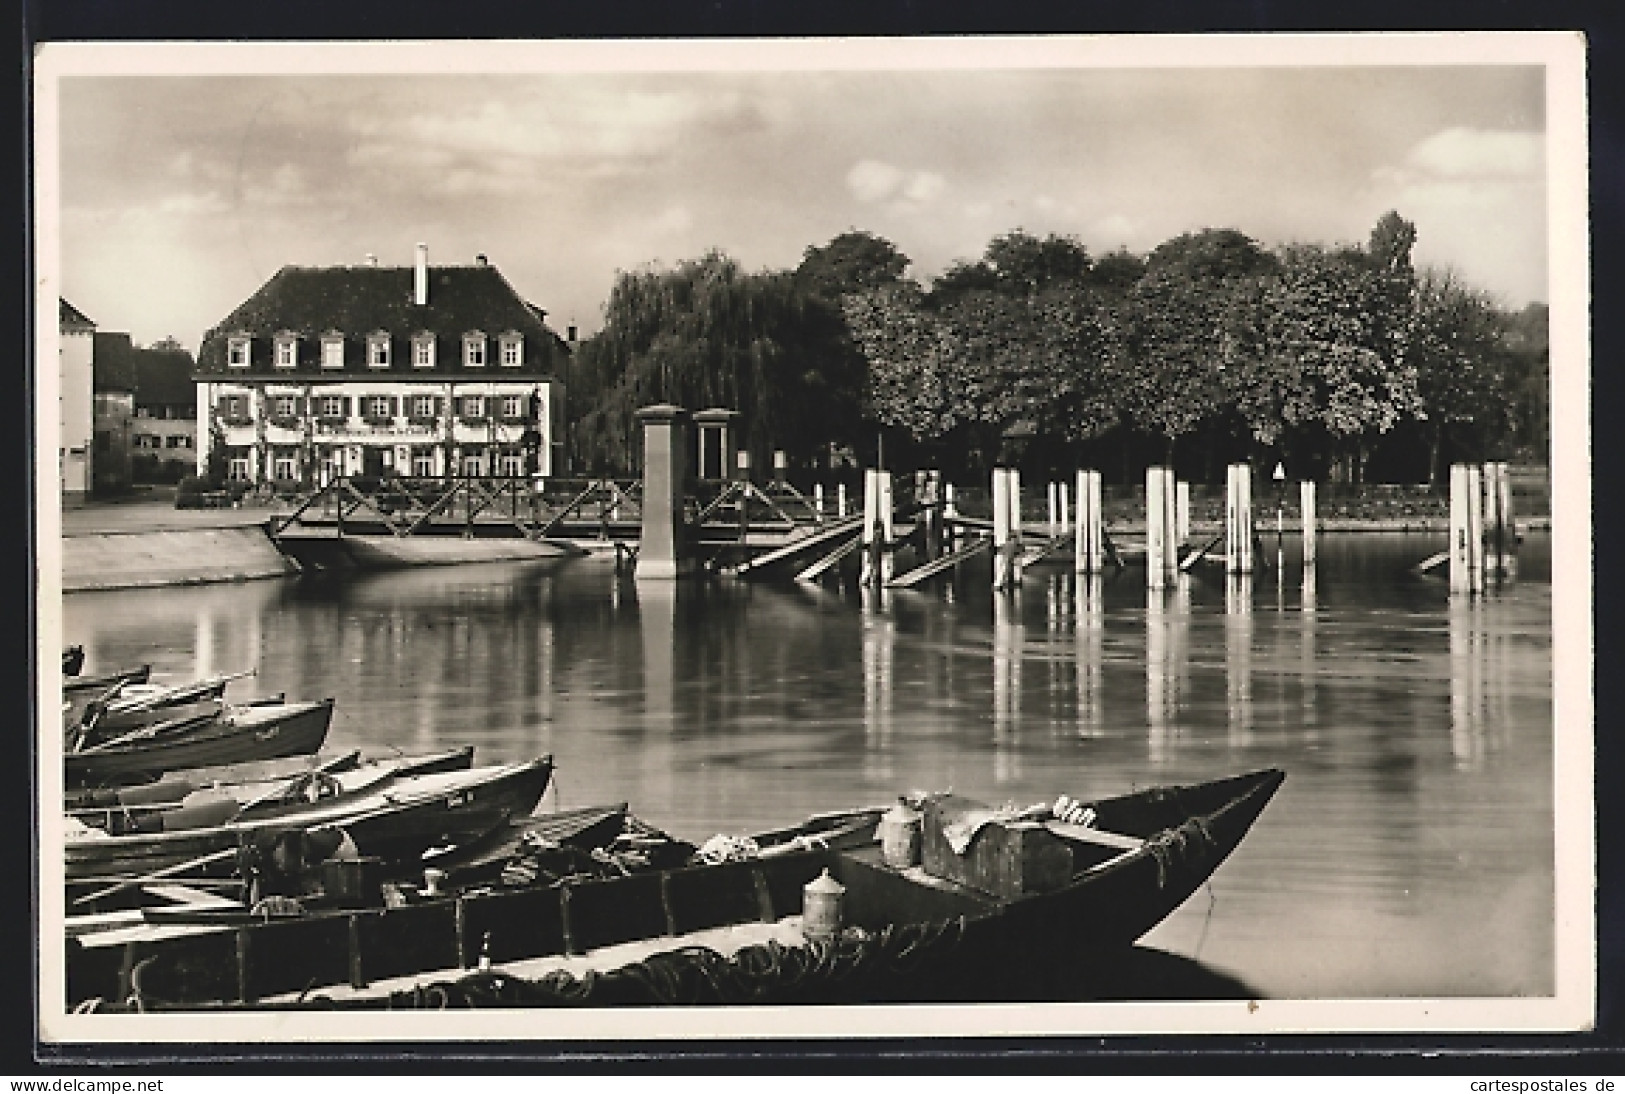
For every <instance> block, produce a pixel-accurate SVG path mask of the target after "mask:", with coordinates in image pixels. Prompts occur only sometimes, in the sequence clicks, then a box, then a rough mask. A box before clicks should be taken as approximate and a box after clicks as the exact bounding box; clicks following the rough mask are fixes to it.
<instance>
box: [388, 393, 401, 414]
mask: <svg viewBox="0 0 1625 1094" xmlns="http://www.w3.org/2000/svg"><path fill="white" fill-rule="evenodd" d="M400 412H401V401H400V399H398V398H396V397H395V396H394V395H391V396H390V397H389V416H390V417H391V418H393V417H395V416H396V415H398V414H399V413H400Z"/></svg>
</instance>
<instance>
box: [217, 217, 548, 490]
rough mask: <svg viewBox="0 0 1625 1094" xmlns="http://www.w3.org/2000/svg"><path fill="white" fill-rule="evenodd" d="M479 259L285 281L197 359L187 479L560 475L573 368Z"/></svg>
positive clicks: (266, 291) (297, 481)
mask: <svg viewBox="0 0 1625 1094" xmlns="http://www.w3.org/2000/svg"><path fill="white" fill-rule="evenodd" d="M544 316H545V313H544V312H543V311H542V310H541V309H540V308H537V307H535V306H534V305H532V304H529V303H527V302H526V301H525V300H523V299H522V298H521V297H520V296H519V294H518V293H517V292H515V291H514V289H513V287H512V286H511V285H510V284H509V283H508V282H507V280H506V279H505V278H503V277H502V275H501V274H500V273H499V272H498V271H497V269H496V267H494V266H492V265H490V264H489V263H487V262H486V261H485V259H484V256H479V257H477V258H476V260H475V262H474V264H473V265H470V266H434V267H431V266H429V265H428V255H427V249H426V248H425V247H424V246H423V245H421V244H419V246H418V250H417V261H416V262H415V264H414V265H412V266H406V267H382V266H377V265H372V264H368V265H365V266H340V267H323V268H302V267H294V266H288V267H284V268H283V269H282V270H281V271H279V272H278V273H277V274H276V275H275V276H273V277H272V278H271V280H270V281H268V282H266V283H265V285H264V286H262V287H261V288H260V289H259V291H258V292H256V293H255V294H254V295H253V296H251V297H249V299H248V300H246V301H245V302H244V303H243V304H242V305H241V306H240V307H238V308H237V309H236V310H235V311H233V312H232V313H231V314H230V315H228V316H227V317H226V318H225V319H224V320H223V321H222V322H221V323H220V324H219V325H218V326H216V327H215V328H214V329H212V330H210V331H209V332H208V334H207V335H205V337H204V339H203V344H202V346H201V347H200V348H199V351H198V358H197V368H196V371H195V372H194V374H193V378H194V380H195V382H196V386H197V420H198V423H199V425H198V430H197V467H198V471H199V474H204V475H206V474H208V473H209V471H210V470H211V468H215V469H218V470H220V471H223V472H224V474H225V475H226V476H227V477H229V478H234V479H244V480H248V481H252V482H273V483H278V484H285V485H290V486H295V485H296V486H313V485H320V484H324V483H326V482H328V481H331V480H332V479H333V478H335V477H338V476H345V475H380V476H381V475H402V476H410V477H416V478H431V477H432V478H440V477H449V476H471V477H497V476H502V477H518V476H543V477H546V476H552V475H556V474H559V473H560V472H561V471H562V462H561V461H562V455H563V433H564V430H563V425H564V387H563V384H562V383H561V382H560V381H559V380H558V377H559V376H560V375H562V373H563V370H564V361H565V355H566V354H567V353H568V352H569V350H568V347H567V346H566V345H565V343H564V341H563V340H562V339H560V338H559V337H558V336H557V335H556V334H554V333H553V331H552V330H550V329H549V328H548V327H547V325H546V323H545V321H544Z"/></svg>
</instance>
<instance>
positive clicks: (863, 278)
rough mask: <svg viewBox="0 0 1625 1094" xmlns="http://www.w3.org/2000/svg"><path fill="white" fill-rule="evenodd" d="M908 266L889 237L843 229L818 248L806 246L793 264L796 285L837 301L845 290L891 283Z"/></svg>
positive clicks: (858, 290)
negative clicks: (795, 263) (797, 262)
mask: <svg viewBox="0 0 1625 1094" xmlns="http://www.w3.org/2000/svg"><path fill="white" fill-rule="evenodd" d="M906 269H908V256H907V255H905V254H904V253H903V252H902V251H899V250H898V249H897V247H896V245H895V244H893V243H892V242H891V240H889V239H885V238H883V237H881V236H877V235H874V234H872V233H870V232H859V231H850V232H843V233H841V234H840V235H838V236H836V237H835V238H834V239H832V240H830V241H829V242H828V243H827V244H825V245H824V246H822V247H808V248H807V250H806V252H805V254H804V255H803V256H802V259H801V265H799V266H797V267H796V271H795V279H796V284H797V285H798V286H799V287H800V288H802V289H804V290H805V291H807V292H809V293H812V294H813V295H815V296H820V297H823V298H824V299H826V300H829V301H832V302H835V303H839V302H840V299H841V297H842V296H844V295H846V294H847V293H853V292H862V291H864V290H866V289H874V288H879V287H880V286H882V285H894V284H896V283H897V282H898V281H900V280H902V277H903V271H904V270H906Z"/></svg>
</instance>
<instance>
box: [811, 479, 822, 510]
mask: <svg viewBox="0 0 1625 1094" xmlns="http://www.w3.org/2000/svg"><path fill="white" fill-rule="evenodd" d="M813 511H814V512H816V513H817V514H818V515H819V516H823V515H824V484H823V483H821V482H815V483H813Z"/></svg>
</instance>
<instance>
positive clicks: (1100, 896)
mask: <svg viewBox="0 0 1625 1094" xmlns="http://www.w3.org/2000/svg"><path fill="white" fill-rule="evenodd" d="M1282 778H1283V776H1282V774H1281V773H1280V772H1279V771H1263V772H1256V773H1253V774H1251V775H1246V776H1240V777H1238V778H1235V779H1227V780H1220V781H1218V782H1214V783H1208V784H1202V785H1201V786H1196V787H1179V788H1171V789H1165V790H1161V791H1155V792H1148V793H1146V794H1140V795H1130V796H1128V797H1125V798H1123V799H1108V800H1105V801H1102V802H1100V803H1098V811H1099V813H1100V815H1101V817H1102V823H1109V825H1110V827H1109V828H1108V830H1110V831H1128V832H1136V831H1138V832H1142V833H1144V834H1145V835H1146V837H1147V838H1146V839H1145V841H1144V843H1143V844H1141V845H1140V846H1139V847H1138V849H1135V850H1133V851H1129V852H1125V853H1123V854H1122V855H1120V856H1118V857H1117V858H1114V859H1112V860H1111V861H1108V862H1106V863H1104V864H1102V865H1100V866H1097V867H1094V868H1092V869H1086V870H1083V871H1082V872H1081V873H1078V874H1076V875H1074V877H1073V879H1072V880H1071V881H1070V882H1069V883H1067V884H1065V885H1064V886H1063V887H1061V888H1060V889H1059V890H1056V891H1053V892H1047V893H1043V894H1039V895H1032V896H1026V897H1020V898H1016V899H1009V900H1000V899H998V898H995V897H993V896H991V895H989V894H987V893H984V892H981V891H978V890H974V889H971V888H969V887H968V886H963V885H957V884H954V883H950V882H944V881H941V880H940V879H938V880H934V881H923V880H921V879H920V878H919V877H918V876H917V875H916V874H914V872H912V871H898V870H895V869H892V868H891V867H888V866H886V865H884V864H883V863H882V862H881V860H880V853H879V849H878V848H877V847H875V846H874V835H875V822H876V820H877V819H878V813H874V814H871V815H869V816H868V818H867V822H866V823H863V824H859V825H858V826H857V827H855V828H854V827H852V826H848V827H847V828H845V829H843V830H842V831H843V833H844V835H843V838H842V839H832V840H829V841H828V842H829V844H830V845H829V846H823V847H818V846H813V847H810V848H808V849H805V850H794V851H791V852H789V853H787V854H783V855H773V856H763V857H761V858H758V859H752V860H747V861H743V862H731V863H726V864H723V865H717V866H693V867H685V868H682V869H678V870H669V871H660V872H656V873H649V874H641V875H638V874H634V875H632V876H630V877H627V878H621V879H614V880H608V881H588V882H582V883H579V884H569V885H566V886H564V887H563V888H562V889H540V890H520V891H515V892H497V893H491V894H483V895H477V896H464V897H460V898H458V899H456V900H455V901H442V902H433V903H427V904H422V905H416V906H410V907H407V908H404V909H396V910H387V911H385V910H376V911H363V912H357V913H351V914H349V915H347V916H343V917H331V918H330V919H325V920H324V919H320V918H318V919H312V920H308V921H305V922H302V923H298V924H289V925H270V926H267V927H263V928H259V927H256V928H252V930H251V935H252V937H251V938H249V940H248V942H247V943H246V944H247V945H248V946H249V947H250V950H251V951H252V952H256V953H261V954H269V953H273V952H275V953H284V952H292V947H294V946H295V941H294V940H295V937H296V935H297V938H298V939H299V941H298V943H297V945H298V947H299V954H300V955H301V956H300V959H299V963H298V964H297V966H296V967H295V966H293V965H286V966H285V965H284V964H283V963H282V962H280V961H278V962H274V963H272V964H271V965H264V966H261V965H255V966H253V967H251V968H249V969H248V970H247V971H245V972H242V973H241V974H240V975H239V976H238V977H237V978H236V979H235V980H234V981H232V982H230V983H224V982H222V981H220V980H219V979H218V978H215V979H211V978H210V977H208V976H206V975H202V974H201V973H199V972H198V971H197V970H201V969H207V968H213V967H215V966H216V965H219V966H221V967H227V966H228V965H229V963H227V962H226V961H225V960H224V958H225V956H226V953H227V951H226V950H225V949H222V947H226V946H234V945H238V944H239V943H238V941H237V940H236V939H234V938H231V937H213V936H200V937H197V938H193V939H189V940H187V941H186V942H184V943H179V942H177V945H176V946H175V947H174V948H172V949H170V950H168V951H167V953H164V952H160V951H159V950H156V949H154V950H152V951H151V956H152V957H153V960H154V962H155V967H154V968H153V969H152V976H151V977H150V978H149V979H148V980H147V982H146V988H145V989H144V990H149V991H150V992H151V995H152V997H151V998H149V999H148V1000H147V1003H148V1005H149V1007H151V1006H159V1007H162V1006H163V1005H165V1003H166V1002H168V1003H170V1004H172V1005H175V1006H179V1007H182V1008H196V1007H206V1006H209V1005H211V1004H212V1005H228V1006H230V1005H236V1006H242V1005H251V1006H252V1005H257V1006H270V1007H277V1006H284V1005H288V1006H292V1005H303V1006H322V1007H334V1008H357V1009H385V1008H388V1009H402V1008H412V1007H419V1006H451V1007H460V1006H523V1007H531V1006H536V1007H542V1006H589V1007H599V1006H622V1005H626V1006H658V1005H718V1004H721V1005H738V1004H775V1005H778V1004H808V1003H813V1004H847V1003H876V1002H939V1001H950V1002H951V1001H991V1000H1007V1001H1016V1000H1045V999H1055V998H1063V999H1081V998H1090V997H1091V995H1090V991H1091V984H1093V983H1102V984H1103V983H1105V982H1106V981H1105V979H1104V978H1103V975H1102V974H1103V973H1104V972H1105V971H1106V970H1108V969H1109V968H1111V967H1112V966H1113V965H1114V963H1118V962H1121V961H1123V960H1124V959H1125V957H1126V956H1127V955H1128V954H1129V953H1130V952H1131V947H1132V944H1133V943H1134V942H1135V940H1136V939H1138V938H1139V937H1140V936H1141V935H1143V934H1144V933H1145V932H1146V931H1148V930H1150V929H1151V928H1152V927H1153V926H1155V925H1156V924H1157V923H1158V922H1160V921H1161V920H1162V919H1164V918H1165V917H1166V916H1168V915H1169V914H1170V913H1171V912H1173V911H1174V909H1176V908H1177V907H1178V906H1179V905H1180V904H1182V903H1183V902H1184V901H1185V900H1186V899H1188V898H1189V897H1190V896H1191V894H1192V893H1194V892H1195V891H1196V890H1197V888H1199V887H1200V886H1201V885H1202V883H1203V882H1204V881H1206V880H1207V878H1209V877H1210V876H1211V875H1212V873H1213V871H1214V870H1216V869H1217V868H1218V867H1219V865H1220V864H1221V863H1222V862H1223V861H1224V860H1225V859H1226V858H1227V857H1228V856H1229V855H1230V854H1231V852H1233V851H1234V850H1235V848H1236V846H1237V845H1238V844H1239V843H1240V842H1241V840H1242V838H1243V837H1244V836H1245V835H1246V833H1247V831H1248V829H1249V828H1250V827H1251V826H1252V824H1253V822H1254V821H1255V820H1257V818H1258V816H1259V813H1260V812H1261V811H1262V810H1263V808H1264V806H1265V805H1266V804H1267V803H1268V802H1269V800H1270V798H1271V797H1272V796H1273V795H1274V793H1275V791H1276V790H1277V789H1278V787H1279V786H1280V784H1281V781H1282ZM826 869H827V870H828V871H829V872H830V873H831V874H832V875H833V876H835V877H836V879H837V880H839V881H840V882H841V883H842V884H843V885H844V886H845V888H846V896H845V901H846V904H847V907H848V909H849V910H850V913H851V914H850V915H849V917H848V918H847V920H846V923H847V924H849V929H848V930H846V931H844V932H843V934H842V935H841V936H840V937H839V938H837V939H835V940H832V941H827V942H810V941H807V940H806V939H805V938H803V937H801V936H800V935H799V925H796V926H793V927H792V926H789V925H791V924H793V923H794V922H795V921H794V920H792V919H786V918H784V917H786V916H794V915H795V914H796V913H799V911H800V910H801V899H802V891H803V888H804V887H805V885H806V884H807V883H808V882H809V881H811V880H813V879H814V878H816V877H818V876H819V874H820V873H821V872H822V871H824V870H826ZM718 932H724V933H726V932H739V933H738V934H736V935H735V941H737V940H738V939H741V938H742V939H743V940H744V941H743V942H742V943H741V944H738V945H732V946H731V948H730V946H729V945H724V944H723V942H722V941H720V936H719V933H718ZM787 932H788V933H787ZM318 939H320V940H321V942H319V943H318V941H317V940H318ZM474 940H481V941H474ZM482 942H483V945H484V946H485V947H488V955H489V956H490V958H491V959H492V960H493V961H495V962H499V963H502V967H500V968H499V969H497V970H496V971H493V972H484V973H481V972H475V973H466V972H463V971H461V970H464V969H468V968H470V967H471V966H472V965H473V964H474V963H475V961H476V959H477V957H478V956H479V951H478V947H479V946H480V945H481V944H482ZM214 950H219V951H220V952H219V953H218V954H215V956H213V957H211V956H209V955H210V954H211V953H213V952H214ZM232 952H235V951H232ZM132 959H136V960H139V959H140V955H125V966H126V967H128V964H129V961H130V960H132ZM100 960H101V961H102V962H103V964H104V965H106V964H109V963H110V962H109V958H108V955H106V954H103V955H102V956H101V958H100ZM435 961H438V962H439V965H438V967H436V966H434V965H433V962H435ZM70 965H71V962H70ZM589 968H590V969H591V971H588V970H589ZM392 978H393V979H392ZM104 979H105V976H104ZM81 982H82V983H87V982H88V978H82V980H81ZM1118 982H1119V983H1121V979H1120V978H1119V980H1118ZM127 986H128V985H119V990H123V989H124V988H125V987H127ZM137 987H138V988H139V987H140V985H137ZM323 989H325V990H323ZM278 991H281V992H285V993H287V996H286V997H284V998H283V999H281V1000H278V999H277V998H275V996H276V994H277V992H278ZM295 996H297V1001H296V1000H295V999H294V997H295ZM233 999H235V1002H234V1003H232V1002H225V1003H224V1004H222V1001H225V1000H233Z"/></svg>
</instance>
